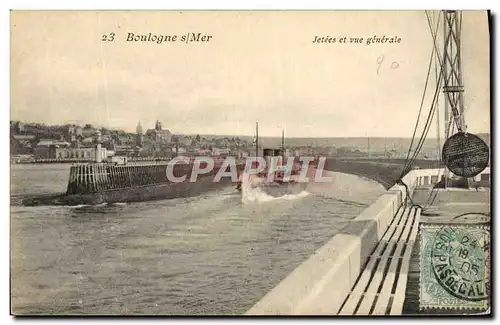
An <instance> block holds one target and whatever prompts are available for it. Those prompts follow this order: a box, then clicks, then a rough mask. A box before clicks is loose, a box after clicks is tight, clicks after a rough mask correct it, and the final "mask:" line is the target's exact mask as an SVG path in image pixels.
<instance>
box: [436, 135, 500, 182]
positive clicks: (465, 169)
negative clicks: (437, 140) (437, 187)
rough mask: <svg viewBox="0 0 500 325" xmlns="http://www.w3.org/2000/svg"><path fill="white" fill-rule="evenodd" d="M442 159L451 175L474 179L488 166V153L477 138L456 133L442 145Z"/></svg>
mask: <svg viewBox="0 0 500 325" xmlns="http://www.w3.org/2000/svg"><path fill="white" fill-rule="evenodd" d="M442 159H443V163H444V164H445V165H446V167H448V169H449V170H450V171H451V172H452V173H453V174H455V175H457V176H460V177H474V176H476V175H478V174H479V173H481V172H482V171H483V170H484V169H485V168H486V167H487V166H488V163H489V160H490V151H489V148H488V146H487V145H486V143H485V142H484V141H483V140H481V138H479V137H478V136H476V135H474V134H471V133H464V132H458V133H456V134H454V135H453V136H451V137H449V138H448V140H446V142H445V143H444V146H443V155H442Z"/></svg>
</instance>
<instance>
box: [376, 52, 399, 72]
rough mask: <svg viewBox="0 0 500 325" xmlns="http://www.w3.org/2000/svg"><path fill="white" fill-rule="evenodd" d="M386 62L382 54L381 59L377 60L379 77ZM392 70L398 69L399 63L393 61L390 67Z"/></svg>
mask: <svg viewBox="0 0 500 325" xmlns="http://www.w3.org/2000/svg"><path fill="white" fill-rule="evenodd" d="M384 60H385V55H384V54H380V55H379V57H378V58H377V75H378V74H379V72H380V68H381V67H382V64H383V63H384ZM390 68H391V69H397V68H399V63H398V62H397V61H393V62H392V63H391V65H390Z"/></svg>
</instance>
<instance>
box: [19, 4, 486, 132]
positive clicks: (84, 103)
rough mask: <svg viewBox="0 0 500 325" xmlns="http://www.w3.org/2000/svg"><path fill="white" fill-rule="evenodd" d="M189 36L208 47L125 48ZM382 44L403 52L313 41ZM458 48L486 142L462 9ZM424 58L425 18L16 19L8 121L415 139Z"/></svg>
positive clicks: (469, 14) (478, 78)
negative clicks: (155, 38)
mask: <svg viewBox="0 0 500 325" xmlns="http://www.w3.org/2000/svg"><path fill="white" fill-rule="evenodd" d="M437 16H438V12H435V17H436V18H437ZM439 31H440V32H441V31H442V22H441V25H440V29H439ZM192 32H195V33H198V32H200V33H202V34H203V35H210V36H212V38H211V39H210V41H209V42H204V43H189V44H185V43H183V42H180V41H176V42H173V43H162V44H157V43H154V42H149V43H145V42H127V41H126V38H127V35H128V33H135V34H148V33H152V34H156V35H178V36H179V37H180V36H181V35H184V34H186V33H192ZM109 33H115V37H114V40H113V41H112V42H103V41H102V35H103V34H107V35H109ZM383 35H385V36H386V37H399V38H401V42H400V43H399V44H371V45H366V43H364V42H363V43H361V44H350V43H347V44H340V43H338V42H336V43H334V44H329V43H326V44H317V43H313V39H314V38H315V36H319V37H324V36H331V37H335V38H339V37H344V36H345V37H347V39H349V38H350V37H358V38H359V37H363V38H364V39H366V38H368V37H373V36H377V37H380V36H383ZM438 41H441V42H442V40H438ZM462 45H463V49H462V50H463V58H462V59H463V62H462V65H463V75H464V86H465V93H464V99H465V107H466V113H465V119H466V122H467V125H468V131H469V132H473V133H479V132H489V129H490V101H489V100H490V97H489V82H490V81H489V79H490V75H489V70H490V67H489V29H488V21H487V14H486V12H484V11H466V12H464V13H463V34H462ZM431 50H432V38H431V34H430V31H429V27H428V25H427V19H426V16H425V13H424V12H423V11H303V12H300V11H259V12H251V11H191V12H186V11H184V12H179V11H170V12H169V11H13V12H11V58H10V59H11V65H10V67H11V83H10V94H11V110H10V111H11V116H10V118H11V120H22V121H27V122H41V123H47V124H65V123H77V124H81V125H83V124H85V123H91V124H93V125H95V126H103V127H108V128H115V129H123V130H126V131H130V132H133V131H135V128H136V125H137V123H138V122H139V121H140V122H141V124H142V126H143V128H144V129H148V128H153V127H154V123H155V121H156V120H157V119H158V120H160V121H161V122H162V125H163V127H164V128H168V129H170V130H171V131H173V132H174V133H188V134H197V133H198V134H224V135H252V134H253V133H254V129H255V122H257V121H258V122H259V134H260V135H262V136H280V135H281V129H282V128H284V129H285V132H286V136H289V137H366V136H371V137H411V135H412V133H413V127H414V125H415V121H416V117H417V113H418V109H419V106H420V101H421V98H422V93H423V90H424V83H425V77H426V73H427V66H428V64H429V57H430V54H431ZM433 78H434V79H433ZM433 78H431V86H430V88H429V91H428V96H427V97H428V98H427V100H426V102H425V103H426V106H424V112H426V111H427V110H428V108H427V107H428V104H429V103H430V99H431V96H430V95H432V93H433V91H434V87H435V84H434V83H433V80H435V77H433ZM440 115H441V116H440V121H441V123H442V124H444V119H443V116H442V115H443V109H441V111H440ZM423 117H426V113H425V114H423ZM434 124H436V123H434ZM434 124H433V127H432V128H431V130H430V132H429V136H430V137H435V136H437V130H436V126H435V125H434ZM420 129H421V128H420ZM443 129H444V128H443V127H441V135H440V136H443V132H444V131H443Z"/></svg>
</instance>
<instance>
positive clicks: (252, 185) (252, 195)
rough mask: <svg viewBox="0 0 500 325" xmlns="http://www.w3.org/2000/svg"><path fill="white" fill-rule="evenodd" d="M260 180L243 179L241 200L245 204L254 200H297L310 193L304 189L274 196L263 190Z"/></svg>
mask: <svg viewBox="0 0 500 325" xmlns="http://www.w3.org/2000/svg"><path fill="white" fill-rule="evenodd" d="M259 185H260V184H259V181H258V180H257V181H256V180H255V179H254V180H248V181H245V180H244V181H243V182H242V185H241V202H243V203H244V204H247V203H252V202H260V203H262V202H270V201H277V200H296V199H300V198H303V197H306V196H308V195H309V194H310V193H309V192H307V191H302V192H300V193H297V194H285V195H282V196H278V197H274V196H271V195H269V194H267V193H266V192H264V191H263V190H262V188H261V187H260V186H259Z"/></svg>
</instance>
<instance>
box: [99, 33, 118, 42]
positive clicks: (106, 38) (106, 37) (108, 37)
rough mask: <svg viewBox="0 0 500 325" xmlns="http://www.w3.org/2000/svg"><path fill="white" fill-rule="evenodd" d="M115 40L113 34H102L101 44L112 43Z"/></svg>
mask: <svg viewBox="0 0 500 325" xmlns="http://www.w3.org/2000/svg"><path fill="white" fill-rule="evenodd" d="M114 40H115V33H109V35H108V34H102V36H101V42H113V41H114Z"/></svg>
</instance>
